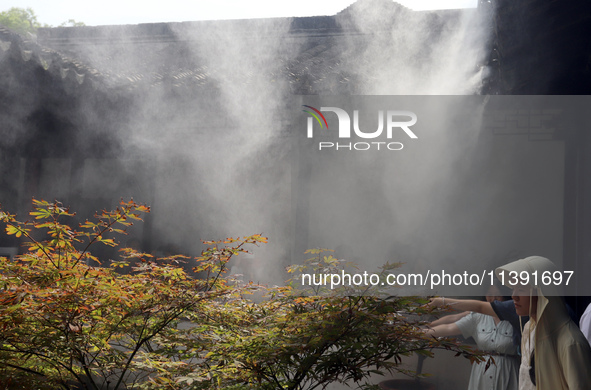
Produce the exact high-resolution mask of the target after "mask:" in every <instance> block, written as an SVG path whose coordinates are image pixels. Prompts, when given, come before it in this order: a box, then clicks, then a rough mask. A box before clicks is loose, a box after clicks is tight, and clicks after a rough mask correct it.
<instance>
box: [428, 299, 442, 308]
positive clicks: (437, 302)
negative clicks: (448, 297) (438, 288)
mask: <svg viewBox="0 0 591 390" xmlns="http://www.w3.org/2000/svg"><path fill="white" fill-rule="evenodd" d="M442 306H445V298H443V297H441V298H431V299H430V301H429V303H427V307H429V308H431V309H436V308H439V307H442Z"/></svg>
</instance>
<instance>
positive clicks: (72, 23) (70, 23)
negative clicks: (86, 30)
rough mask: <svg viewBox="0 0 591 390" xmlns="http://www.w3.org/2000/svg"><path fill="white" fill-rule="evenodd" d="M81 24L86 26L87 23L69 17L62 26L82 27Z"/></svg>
mask: <svg viewBox="0 0 591 390" xmlns="http://www.w3.org/2000/svg"><path fill="white" fill-rule="evenodd" d="M80 26H86V24H84V22H77V21H76V20H74V19H68V20H67V21H65V22H63V23H62V24H60V27H80Z"/></svg>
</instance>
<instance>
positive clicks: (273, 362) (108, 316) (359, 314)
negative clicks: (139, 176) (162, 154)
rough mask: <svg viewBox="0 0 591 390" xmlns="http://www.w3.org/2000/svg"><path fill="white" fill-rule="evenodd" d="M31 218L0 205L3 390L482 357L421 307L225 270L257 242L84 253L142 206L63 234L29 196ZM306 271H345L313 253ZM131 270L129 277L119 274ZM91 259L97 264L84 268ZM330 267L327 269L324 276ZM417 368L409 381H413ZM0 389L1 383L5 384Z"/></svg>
mask: <svg viewBox="0 0 591 390" xmlns="http://www.w3.org/2000/svg"><path fill="white" fill-rule="evenodd" d="M33 205H34V208H33V211H32V212H31V213H30V216H31V217H32V218H33V220H32V221H26V222H21V221H18V220H17V219H16V216H15V215H12V214H9V213H6V212H4V211H0V220H1V221H3V222H4V223H5V224H6V228H5V230H6V232H7V233H8V234H9V235H14V236H16V237H19V238H21V239H25V241H26V242H25V243H24V245H26V246H27V247H28V248H27V250H26V253H24V254H21V255H18V256H17V257H16V259H14V260H10V259H6V258H0V329H1V332H0V377H1V378H6V379H2V380H0V384H1V385H3V386H4V387H5V388H12V389H17V388H19V389H20V388H22V389H31V388H39V389H46V388H47V389H56V388H61V389H74V388H76V389H78V388H82V389H107V388H108V389H134V388H136V389H139V388H142V389H294V390H295V389H314V388H319V387H320V388H323V387H325V386H326V385H327V384H329V383H332V382H347V383H349V384H350V383H352V382H354V383H356V384H358V385H359V386H360V387H364V386H365V387H367V388H369V387H368V386H369V385H367V384H364V381H365V380H367V378H368V377H369V376H370V375H372V374H380V373H385V372H391V371H396V370H401V369H400V366H399V364H400V362H401V360H402V358H403V357H404V356H408V355H410V354H412V353H419V354H425V355H430V354H431V350H432V349H434V348H445V349H449V350H453V351H456V352H457V353H458V354H465V355H466V356H468V357H470V358H471V359H474V360H479V359H480V357H479V356H478V355H473V354H472V352H471V351H470V350H469V349H467V348H465V347H463V346H460V345H457V344H456V343H455V342H453V341H451V340H449V339H435V338H432V337H429V336H426V335H425V334H424V333H423V332H421V331H420V329H419V327H418V325H419V324H420V323H418V322H417V318H419V317H417V316H418V315H421V314H423V313H425V312H426V310H427V309H425V307H424V306H423V304H424V303H425V302H426V301H425V300H424V299H421V298H417V297H387V298H384V297H380V296H379V295H377V294H375V295H374V294H369V295H368V294H357V295H355V296H353V295H349V296H347V295H343V294H340V293H336V292H334V291H326V292H325V291H322V292H321V291H315V294H314V295H313V296H304V295H302V294H301V292H300V291H298V290H297V289H295V288H294V287H292V286H289V285H288V286H282V287H265V288H263V287H262V286H257V285H254V284H252V283H247V284H244V283H239V282H238V281H235V280H231V279H229V278H227V277H225V276H224V272H225V270H226V266H227V264H228V262H229V261H230V260H231V259H232V258H233V257H235V256H236V255H239V254H240V253H242V252H246V248H247V246H249V245H259V244H261V243H265V242H266V238H265V237H262V236H261V235H259V234H256V235H252V236H248V237H243V238H229V239H226V240H222V241H210V242H206V244H207V245H209V248H208V249H206V250H204V251H203V252H202V254H201V256H199V257H198V258H196V259H194V260H195V262H196V266H195V268H194V269H193V272H187V271H185V269H184V268H183V266H182V263H183V262H184V261H187V258H186V257H185V256H180V255H176V256H170V257H167V258H162V259H157V258H154V257H152V255H150V254H147V253H139V252H137V251H136V250H133V249H131V248H123V249H122V250H121V255H122V259H121V260H117V261H113V260H110V261H108V263H107V262H106V261H105V260H104V259H103V260H102V262H103V264H100V263H101V259H98V258H96V257H95V256H93V255H92V254H91V252H90V248H91V247H92V246H93V245H107V246H111V247H114V246H117V242H116V240H115V236H116V235H117V234H124V233H125V228H126V227H127V226H129V225H131V224H132V223H133V222H134V221H139V220H141V213H145V212H149V208H148V207H146V206H144V205H141V204H137V203H135V202H133V201H129V202H123V201H122V202H121V204H120V205H119V207H118V208H116V209H115V210H114V211H102V212H101V213H98V214H97V215H96V218H95V221H85V222H83V223H80V224H79V225H78V227H76V228H72V227H71V226H70V225H68V224H67V221H68V219H72V218H73V217H74V214H73V213H71V212H70V211H69V210H68V209H67V208H65V207H63V206H62V205H61V204H60V203H59V202H46V201H38V200H34V201H33ZM310 253H312V254H313V255H314V258H313V259H310V260H309V261H307V262H306V263H305V264H304V266H303V268H302V267H299V266H297V267H292V268H290V270H292V271H294V272H302V271H304V270H306V267H312V270H313V271H315V272H316V271H318V270H326V269H337V268H339V267H340V266H341V265H343V263H342V262H341V261H340V260H337V259H335V258H334V257H332V256H331V255H329V256H325V255H324V251H323V250H312V251H310ZM132 262H134V263H135V264H133V266H132V267H131V272H130V273H128V274H124V273H121V272H118V271H120V270H121V269H122V268H128V267H129V266H130V264H131V263H132ZM91 264H100V266H93V265H91ZM326 267H328V268H326ZM410 374H412V373H410ZM2 381H3V382H2Z"/></svg>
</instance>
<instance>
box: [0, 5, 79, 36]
mask: <svg viewBox="0 0 591 390" xmlns="http://www.w3.org/2000/svg"><path fill="white" fill-rule="evenodd" d="M0 25H2V26H4V27H8V28H9V29H11V30H14V31H16V32H18V33H20V34H27V33H31V34H35V33H36V32H37V29H38V28H40V27H51V26H50V25H48V24H41V23H39V22H38V21H37V15H36V14H35V11H33V9H32V8H19V7H12V8H10V9H8V10H6V11H2V12H0ZM78 26H85V24H84V23H83V22H77V21H76V20H74V19H68V20H67V21H65V22H63V23H61V24H60V27H78Z"/></svg>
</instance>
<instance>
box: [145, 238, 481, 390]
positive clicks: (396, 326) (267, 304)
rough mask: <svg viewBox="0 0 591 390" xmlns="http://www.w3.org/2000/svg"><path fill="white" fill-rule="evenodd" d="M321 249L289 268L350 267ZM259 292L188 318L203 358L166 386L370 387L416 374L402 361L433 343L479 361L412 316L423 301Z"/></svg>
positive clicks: (429, 350)
mask: <svg viewBox="0 0 591 390" xmlns="http://www.w3.org/2000/svg"><path fill="white" fill-rule="evenodd" d="M324 252H326V250H323V249H315V250H310V251H308V252H307V253H312V254H314V255H316V256H315V257H313V258H312V259H309V260H307V261H306V262H305V264H304V265H302V266H293V267H290V270H291V271H294V272H302V271H308V272H318V271H322V272H325V271H337V270H338V269H339V268H340V267H341V266H343V265H349V264H348V263H347V262H345V261H342V260H338V259H336V258H334V257H333V256H332V255H327V256H325V255H324ZM265 292H266V294H267V297H266V299H261V300H259V302H258V303H254V302H253V300H252V299H244V298H243V297H240V296H235V297H234V298H233V299H232V300H229V301H226V302H224V303H223V304H222V305H220V306H218V307H216V308H214V309H213V310H212V311H211V312H210V313H209V314H207V315H206V316H204V317H199V318H197V317H195V318H192V320H193V321H194V322H195V323H199V324H200V326H198V327H195V328H193V329H191V330H189V331H188V332H187V334H186V335H187V336H188V338H187V339H186V340H187V341H188V340H190V339H192V338H195V339H199V340H200V341H203V340H209V341H208V342H207V344H209V347H208V348H207V351H208V352H207V354H206V355H205V356H201V359H202V361H203V362H204V364H202V365H198V366H195V367H192V369H191V370H190V372H188V373H186V374H183V375H181V376H180V377H176V380H175V378H174V377H173V376H171V371H168V372H167V380H169V381H170V382H168V383H170V384H172V383H174V386H173V385H170V388H174V389H187V388H191V389H221V388H223V389H289V390H296V389H297V390H299V389H315V388H325V387H326V386H327V385H328V384H330V383H335V382H341V383H347V384H349V385H351V384H353V383H355V384H356V385H358V386H359V388H365V389H369V388H374V387H375V386H374V385H371V384H370V383H368V382H369V379H370V376H371V375H383V374H385V373H388V372H390V373H391V372H394V371H399V372H403V373H406V374H409V375H414V373H413V372H411V371H407V370H404V369H402V368H401V367H400V363H401V362H402V359H403V357H406V356H410V355H412V354H413V353H418V354H422V355H425V356H432V350H433V349H447V350H452V351H455V352H457V353H458V354H464V355H465V356H467V357H468V358H470V359H472V360H473V361H481V360H482V358H481V356H479V355H475V354H473V351H472V350H471V349H470V348H467V347H464V346H461V345H459V344H458V343H456V342H455V341H453V340H451V339H445V338H441V339H436V338H433V337H430V336H426V335H425V334H424V333H423V332H422V331H421V329H420V328H419V325H420V322H419V321H418V318H420V317H418V316H420V315H422V314H425V313H427V312H428V311H429V310H428V309H426V308H425V306H424V304H425V303H427V302H428V301H427V300H426V299H422V298H418V297H387V298H386V299H383V298H380V297H379V296H378V295H373V294H372V295H356V296H351V295H349V296H346V295H342V294H340V293H339V292H336V291H324V292H322V294H321V295H319V294H315V295H313V296H303V295H301V294H300V291H298V290H296V289H294V288H293V287H292V286H286V287H274V288H270V289H266V290H265ZM316 292H318V291H316ZM185 345H188V346H190V345H191V344H190V343H187V344H185ZM162 383H163V382H161V383H160V384H162ZM148 388H153V389H157V388H159V387H157V386H156V387H148Z"/></svg>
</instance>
